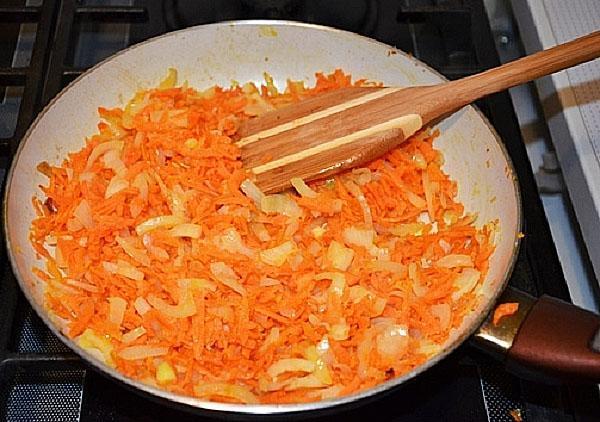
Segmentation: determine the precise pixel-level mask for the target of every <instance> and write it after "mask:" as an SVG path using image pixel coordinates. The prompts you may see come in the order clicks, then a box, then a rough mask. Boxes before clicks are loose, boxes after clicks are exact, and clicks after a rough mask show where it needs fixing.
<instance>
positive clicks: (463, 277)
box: [452, 268, 481, 300]
mask: <svg viewBox="0 0 600 422" xmlns="http://www.w3.org/2000/svg"><path fill="white" fill-rule="evenodd" d="M480 277H481V273H480V272H479V271H477V270H475V269H473V268H464V269H463V270H462V272H461V273H460V274H459V275H458V277H456V280H454V286H455V287H456V291H454V293H452V299H453V300H458V299H460V297H461V296H462V295H464V294H465V293H468V292H470V291H471V290H473V288H475V286H476V285H477V282H478V281H479V278H480Z"/></svg>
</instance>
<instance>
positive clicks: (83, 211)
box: [73, 199, 94, 229]
mask: <svg viewBox="0 0 600 422" xmlns="http://www.w3.org/2000/svg"><path fill="white" fill-rule="evenodd" d="M73 217H75V219H76V220H77V221H78V222H79V223H81V225H82V226H83V227H85V228H86V229H91V228H92V227H94V219H93V217H92V208H91V207H90V203H89V202H88V201H87V199H82V200H81V202H79V205H77V207H76V208H75V210H73Z"/></svg>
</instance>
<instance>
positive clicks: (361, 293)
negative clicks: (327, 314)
mask: <svg viewBox="0 0 600 422" xmlns="http://www.w3.org/2000/svg"><path fill="white" fill-rule="evenodd" d="M348 292H349V293H348V300H349V301H350V302H352V303H358V302H360V301H361V300H363V299H364V298H365V297H367V296H370V297H371V296H373V294H372V293H371V292H370V291H369V290H367V289H366V288H364V287H363V286H361V285H355V286H351V287H349V288H348Z"/></svg>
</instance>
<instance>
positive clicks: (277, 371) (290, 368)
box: [267, 358, 315, 378]
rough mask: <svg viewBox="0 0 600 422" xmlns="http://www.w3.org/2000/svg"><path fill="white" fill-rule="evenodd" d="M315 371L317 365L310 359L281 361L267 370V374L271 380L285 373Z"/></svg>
mask: <svg viewBox="0 0 600 422" xmlns="http://www.w3.org/2000/svg"><path fill="white" fill-rule="evenodd" d="M314 370H315V363H314V362H311V361H310V360H308V359H298V358H289V359H280V360H278V361H277V362H275V363H273V364H272V365H271V366H269V367H268V368H267V374H269V375H270V376H271V378H276V377H277V376H279V375H281V374H283V373H284V372H312V371H314Z"/></svg>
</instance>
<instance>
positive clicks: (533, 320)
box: [474, 288, 600, 383]
mask: <svg viewBox="0 0 600 422" xmlns="http://www.w3.org/2000/svg"><path fill="white" fill-rule="evenodd" d="M507 302H512V303H514V302H516V303H518V304H519V310H518V311H517V312H516V313H515V314H513V315H511V316H506V317H504V318H502V319H500V321H498V322H497V324H494V323H493V321H492V319H493V313H494V311H492V313H491V314H490V316H489V317H488V319H487V320H486V321H485V322H484V324H483V325H482V326H481V327H480V329H479V330H478V332H477V333H476V334H475V337H474V339H475V341H476V343H477V344H478V345H479V346H482V347H483V348H485V349H488V350H490V349H491V350H493V351H495V352H496V354H500V355H502V356H503V357H504V359H505V361H506V365H507V368H508V369H509V370H512V371H513V372H517V373H519V374H521V375H525V376H528V377H532V376H533V377H536V378H545V379H560V380H562V381H568V382H574V381H591V382H595V383H598V382H600V316H599V315H596V314H594V313H592V312H589V311H586V310H584V309H581V308H578V307H577V306H575V305H572V304H570V303H567V302H563V301H562V300H559V299H556V298H553V297H550V296H542V297H541V298H539V299H535V298H533V297H531V296H529V295H527V294H525V293H523V292H520V291H517V290H515V289H511V288H509V289H507V291H505V292H504V294H503V295H502V296H501V297H500V300H499V301H498V304H501V303H507ZM540 376H541V377H540Z"/></svg>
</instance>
